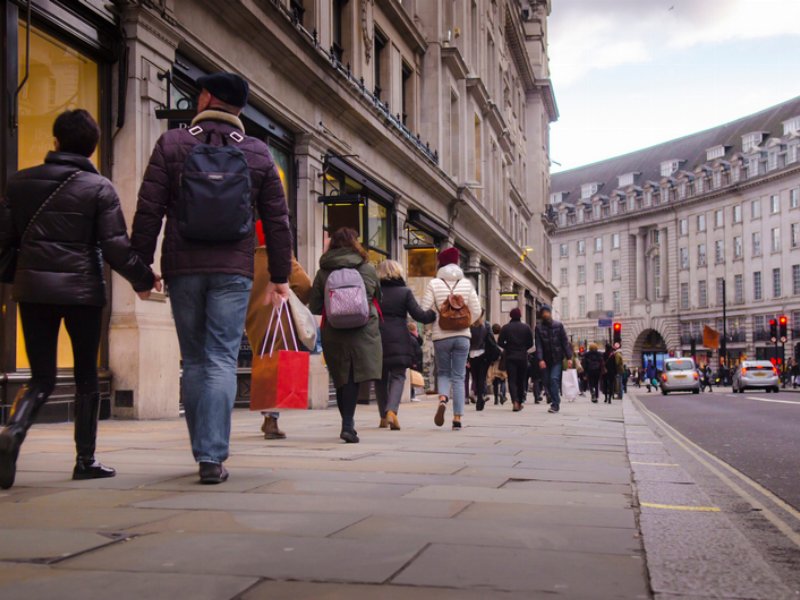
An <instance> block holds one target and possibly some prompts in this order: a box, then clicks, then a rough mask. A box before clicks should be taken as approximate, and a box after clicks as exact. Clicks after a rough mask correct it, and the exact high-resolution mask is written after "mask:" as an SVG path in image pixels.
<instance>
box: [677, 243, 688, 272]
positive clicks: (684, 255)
mask: <svg viewBox="0 0 800 600" xmlns="http://www.w3.org/2000/svg"><path fill="white" fill-rule="evenodd" d="M678 256H679V257H680V265H681V269H688V268H689V249H688V248H680V249H679V250H678Z"/></svg>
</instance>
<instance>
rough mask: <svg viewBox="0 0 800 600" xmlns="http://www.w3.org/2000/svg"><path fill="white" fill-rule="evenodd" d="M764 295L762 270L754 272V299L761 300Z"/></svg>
mask: <svg viewBox="0 0 800 600" xmlns="http://www.w3.org/2000/svg"><path fill="white" fill-rule="evenodd" d="M763 297H764V290H763V287H762V285H761V271H755V272H754V273H753V300H761V299H762V298H763Z"/></svg>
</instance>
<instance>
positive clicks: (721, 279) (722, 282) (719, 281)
mask: <svg viewBox="0 0 800 600" xmlns="http://www.w3.org/2000/svg"><path fill="white" fill-rule="evenodd" d="M724 287H725V278H724V277H717V305H718V306H722V290H723V288H724Z"/></svg>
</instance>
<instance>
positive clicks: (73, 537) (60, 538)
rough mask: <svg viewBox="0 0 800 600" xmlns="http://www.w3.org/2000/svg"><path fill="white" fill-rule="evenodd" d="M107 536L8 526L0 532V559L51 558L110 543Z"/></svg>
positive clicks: (66, 555) (112, 541)
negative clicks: (8, 527)
mask: <svg viewBox="0 0 800 600" xmlns="http://www.w3.org/2000/svg"><path fill="white" fill-rule="evenodd" d="M114 542H115V540H114V539H112V538H109V537H108V536H105V535H101V534H99V533H93V532H90V531H74V530H69V529H66V530H65V529H48V530H47V532H46V534H43V533H42V530H41V529H31V528H21V527H20V528H16V529H9V530H6V531H4V532H3V535H0V560H17V561H51V560H57V559H62V558H65V557H68V556H72V555H73V554H79V553H81V552H86V551H87V550H91V549H93V548H100V547H101V546H106V545H108V544H112V543H114Z"/></svg>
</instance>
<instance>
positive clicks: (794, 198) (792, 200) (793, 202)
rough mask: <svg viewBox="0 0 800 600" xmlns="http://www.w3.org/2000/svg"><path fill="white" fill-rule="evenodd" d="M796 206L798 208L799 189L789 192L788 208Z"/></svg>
mask: <svg viewBox="0 0 800 600" xmlns="http://www.w3.org/2000/svg"><path fill="white" fill-rule="evenodd" d="M798 206H800V188H793V189H791V190H789V208H797V207H798Z"/></svg>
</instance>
